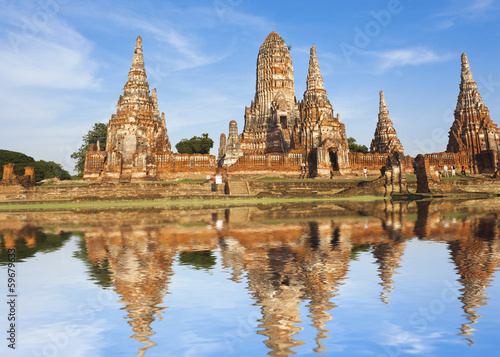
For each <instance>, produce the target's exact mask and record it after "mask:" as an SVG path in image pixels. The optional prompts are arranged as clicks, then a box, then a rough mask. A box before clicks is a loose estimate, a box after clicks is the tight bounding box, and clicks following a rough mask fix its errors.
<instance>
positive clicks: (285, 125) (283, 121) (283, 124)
mask: <svg viewBox="0 0 500 357" xmlns="http://www.w3.org/2000/svg"><path fill="white" fill-rule="evenodd" d="M280 124H281V129H288V121H287V120H286V115H281V116H280Z"/></svg>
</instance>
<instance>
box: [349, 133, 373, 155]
mask: <svg viewBox="0 0 500 357" xmlns="http://www.w3.org/2000/svg"><path fill="white" fill-rule="evenodd" d="M347 142H348V143H349V151H350V152H362V153H365V154H366V153H367V152H368V148H367V147H366V145H358V144H356V139H354V138H353V137H352V136H351V137H350V138H347Z"/></svg>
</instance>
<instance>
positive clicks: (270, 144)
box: [219, 32, 402, 178]
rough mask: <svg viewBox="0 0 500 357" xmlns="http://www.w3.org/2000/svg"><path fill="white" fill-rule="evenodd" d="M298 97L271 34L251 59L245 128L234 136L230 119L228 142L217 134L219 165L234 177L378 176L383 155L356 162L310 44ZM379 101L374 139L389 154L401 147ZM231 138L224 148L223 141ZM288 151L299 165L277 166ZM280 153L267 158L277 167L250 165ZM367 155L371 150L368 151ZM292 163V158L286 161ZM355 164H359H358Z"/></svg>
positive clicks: (284, 52)
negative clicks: (252, 85) (253, 71)
mask: <svg viewBox="0 0 500 357" xmlns="http://www.w3.org/2000/svg"><path fill="white" fill-rule="evenodd" d="M306 85H307V86H306V91H305V92H304V97H303V100H301V101H300V102H297V101H296V100H295V89H294V78H293V68H292V59H291V56H290V53H289V51H288V48H287V46H286V45H285V43H284V41H283V39H281V37H280V36H279V35H278V34H277V33H275V32H272V33H271V34H270V35H269V36H268V37H267V38H266V39H265V41H264V42H263V44H262V46H261V47H260V50H259V55H258V58H257V80H256V94H255V99H254V100H253V101H252V103H251V105H250V107H247V108H246V109H245V127H244V129H243V132H242V133H241V134H240V135H239V136H236V135H237V134H235V133H234V129H235V128H236V123H235V122H234V124H232V126H230V133H229V137H228V145H227V146H225V136H224V137H222V136H221V138H222V139H221V140H224V142H222V141H221V147H222V146H224V148H223V149H221V151H220V155H219V156H220V160H219V165H221V166H223V167H226V168H228V172H229V173H230V174H237V175H238V176H245V175H247V176H250V175H254V176H255V175H262V176H269V175H270V176H276V175H283V176H286V177H324V178H330V177H333V176H336V175H345V174H351V173H353V172H354V173H357V172H361V173H362V172H363V168H364V167H367V169H368V170H370V174H371V175H373V174H376V175H378V174H379V172H380V169H381V168H382V167H383V166H384V165H385V160H386V158H385V157H384V158H383V159H382V160H379V159H378V158H377V157H374V158H371V159H368V160H366V161H367V162H366V165H363V164H365V163H358V162H357V161H356V159H352V158H351V156H350V153H349V145H348V141H347V136H346V129H345V125H344V124H343V123H341V121H340V115H339V114H336V115H334V111H333V107H332V104H331V103H330V101H329V99H328V96H327V93H326V91H325V88H324V83H323V77H322V76H321V72H320V67H319V63H318V59H317V55H316V46H314V45H313V46H312V48H311V51H310V59H309V70H308V74H307V81H306ZM383 104H384V105H383V106H382V104H381V108H382V107H383V108H382V110H381V114H380V115H379V127H380V128H379V129H377V131H376V139H377V140H378V141H380V145H379V146H380V147H382V145H385V146H384V150H382V149H380V150H379V151H377V152H383V153H387V154H388V155H389V154H392V153H393V152H395V151H400V152H402V145H401V143H400V142H399V140H398V139H397V136H396V132H395V130H394V127H393V125H392V122H391V121H390V119H389V114H388V111H387V108H386V107H385V102H384V103H383ZM231 138H233V139H232V141H233V142H237V145H234V146H233V147H230V145H229V142H230V140H231ZM290 153H297V154H302V159H301V162H300V163H295V164H290V165H289V166H287V167H283V163H284V162H286V161H287V160H289V156H287V155H290ZM270 154H272V155H282V158H281V159H279V158H278V156H276V159H274V157H273V159H272V160H271V161H273V160H275V161H276V163H278V165H277V166H273V167H269V166H268V165H264V164H256V162H258V161H259V160H261V157H262V155H270ZM368 155H371V154H368ZM292 161H293V160H292ZM360 164H361V165H360Z"/></svg>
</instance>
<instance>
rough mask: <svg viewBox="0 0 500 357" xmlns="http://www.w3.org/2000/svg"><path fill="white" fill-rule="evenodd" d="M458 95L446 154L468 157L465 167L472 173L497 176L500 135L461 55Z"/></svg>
mask: <svg viewBox="0 0 500 357" xmlns="http://www.w3.org/2000/svg"><path fill="white" fill-rule="evenodd" d="M460 77H461V82H460V93H459V94H458V100H457V107H456V109H455V121H454V122H453V125H452V126H451V129H450V133H449V141H448V146H447V148H446V151H447V152H451V153H464V154H468V155H471V160H470V162H469V163H468V164H469V165H470V169H471V171H472V172H473V173H481V172H490V173H493V172H496V171H497V170H498V168H497V166H498V152H499V151H500V131H499V129H498V127H497V125H496V124H495V123H493V121H492V120H491V118H490V111H489V110H488V108H487V107H486V106H485V105H484V103H483V100H482V98H481V94H479V91H478V89H477V84H476V82H474V80H473V79H472V73H471V70H470V66H469V61H468V59H467V55H466V54H465V53H463V54H462V71H461V75H460Z"/></svg>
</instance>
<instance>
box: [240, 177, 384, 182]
mask: <svg viewBox="0 0 500 357" xmlns="http://www.w3.org/2000/svg"><path fill="white" fill-rule="evenodd" d="M377 178H378V177H366V178H365V177H346V178H342V177H338V178H337V177H335V178H333V179H328V178H320V179H314V178H306V179H298V178H282V177H259V178H253V179H252V178H250V179H248V180H249V181H250V180H256V181H271V182H272V181H277V182H359V181H373V180H375V179H377Z"/></svg>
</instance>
